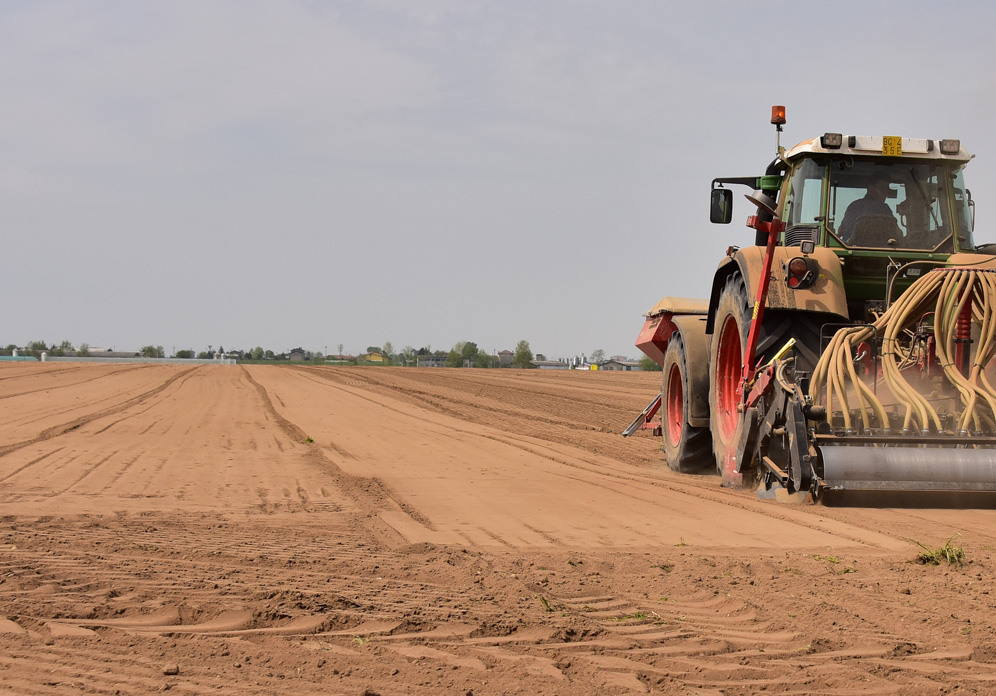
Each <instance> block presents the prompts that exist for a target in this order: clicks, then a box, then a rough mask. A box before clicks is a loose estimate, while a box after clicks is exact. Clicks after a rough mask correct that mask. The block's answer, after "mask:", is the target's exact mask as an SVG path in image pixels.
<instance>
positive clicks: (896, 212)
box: [827, 159, 971, 252]
mask: <svg viewBox="0 0 996 696" xmlns="http://www.w3.org/2000/svg"><path fill="white" fill-rule="evenodd" d="M947 176H948V174H947V170H946V169H945V166H944V165H943V164H942V163H940V162H938V163H932V162H911V161H890V162H874V161H862V160H854V159H846V160H836V161H833V162H832V163H831V166H830V191H829V193H830V196H829V200H828V210H827V228H828V229H829V231H830V232H831V233H832V234H833V235H834V236H835V237H836V238H837V239H838V240H840V241H841V242H842V243H843V244H844V245H845V246H849V247H865V248H877V249H915V250H923V251H948V252H950V251H954V243H953V235H954V234H956V233H957V234H959V235H960V236H961V237H962V243H961V244H960V245H959V246H962V247H964V246H970V245H971V230H970V229H969V222H968V216H967V215H959V217H960V218H962V217H963V218H964V219H963V220H957V221H952V220H951V206H950V205H949V201H948V185H947ZM954 178H955V180H956V181H957V182H959V183H960V181H961V172H960V170H958V171H957V172H956V173H955V176H954ZM955 188H960V189H961V190H962V191H963V190H964V186H963V185H960V186H956V187H955ZM962 198H966V197H965V196H964V195H962ZM963 207H964V208H965V209H967V201H966V202H965V204H963Z"/></svg>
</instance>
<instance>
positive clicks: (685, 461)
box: [661, 333, 715, 474]
mask: <svg viewBox="0 0 996 696" xmlns="http://www.w3.org/2000/svg"><path fill="white" fill-rule="evenodd" d="M663 374H664V376H663V381H662V383H661V429H662V431H663V432H662V435H663V439H664V457H665V459H666V460H667V465H668V467H670V468H671V469H672V470H673V471H677V472H679V473H682V474H706V473H709V472H711V471H712V470H713V469H714V467H715V459H714V458H713V455H712V449H711V447H710V435H709V429H708V428H702V427H693V426H692V425H691V424H690V419H691V407H690V404H691V394H692V391H691V389H692V387H691V385H690V383H689V369H688V355H687V351H686V349H685V341H684V339H683V338H682V337H681V334H680V333H676V334H674V336H672V337H671V340H670V342H669V343H668V346H667V351H666V352H665V353H664V373H663Z"/></svg>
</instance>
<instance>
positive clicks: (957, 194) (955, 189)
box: [951, 167, 975, 251]
mask: <svg viewBox="0 0 996 696" xmlns="http://www.w3.org/2000/svg"><path fill="white" fill-rule="evenodd" d="M962 171H963V170H962V168H961V167H959V168H958V169H956V170H954V171H953V172H951V193H952V195H953V196H954V209H955V220H956V221H957V222H956V227H957V234H958V246H959V248H961V249H967V250H969V251H971V250H972V249H973V248H974V247H975V241H974V240H973V239H972V232H973V230H972V194H971V192H970V191H969V190H968V189H966V188H965V177H964V176H963V175H962Z"/></svg>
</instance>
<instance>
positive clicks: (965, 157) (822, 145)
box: [785, 133, 975, 163]
mask: <svg viewBox="0 0 996 696" xmlns="http://www.w3.org/2000/svg"><path fill="white" fill-rule="evenodd" d="M828 136H837V138H839V142H840V145H839V146H838V147H828V145H831V144H832V143H833V139H832V138H830V139H828ZM902 141H903V146H902V152H903V154H901V155H898V157H899V158H904V159H921V160H922V159H933V160H952V161H954V162H963V163H964V162H968V161H970V160H971V159H972V158H973V157H975V155H970V154H969V153H968V152H966V151H965V148H963V147H962V146H961V142H960V141H958V140H927V139H925V138H903V139H902ZM882 142H883V137H882V136H881V135H838V134H835V133H827V134H826V135H824V136H823V137H822V138H813V139H812V140H804V141H802V142H801V143H799V144H798V145H796V146H795V147H792V148H789V149H788V151H787V152H786V153H785V159H786V160H788V161H790V162H791V161H792V160H793V159H797V158H799V157H804V156H806V155H812V154H820V155H824V154H825V155H853V156H856V157H859V156H860V157H876V156H878V157H882V158H889V159H896V158H897V156H896V155H885V154H883V148H882ZM942 144H943V146H942Z"/></svg>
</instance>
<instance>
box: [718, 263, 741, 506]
mask: <svg viewBox="0 0 996 696" xmlns="http://www.w3.org/2000/svg"><path fill="white" fill-rule="evenodd" d="M750 316H751V315H750V303H749V300H748V298H747V288H746V286H745V284H744V280H743V276H741V275H740V274H739V273H733V274H732V275H731V276H730V277H729V278H727V279H726V285H725V286H724V287H723V290H722V292H721V293H720V295H719V302H718V304H717V305H716V315H715V323H714V324H713V333H712V345H711V347H710V353H709V354H710V361H709V363H710V364H709V413H710V430H711V432H712V448H713V455H714V457H715V464H716V469H717V470H718V471H719V474H720V475H721V476H722V477H723V485H724V486H730V487H733V488H742V487H743V477H742V475H741V474H739V473H737V471H736V466H737V463H736V454H737V452H736V450H737V444H738V442H739V441H740V430H741V428H742V425H743V413H741V411H740V404H741V402H742V398H741V395H739V394H738V393H737V390H738V389H739V388H740V380H741V376H742V374H743V356H744V345H746V343H747V331H748V329H749V328H750Z"/></svg>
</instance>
